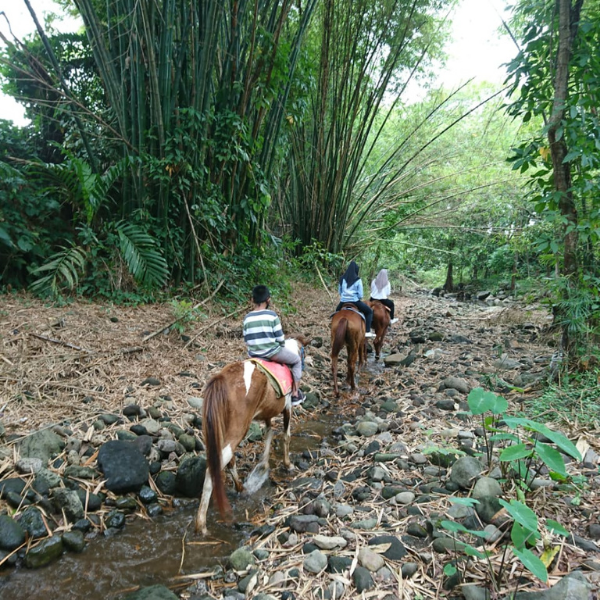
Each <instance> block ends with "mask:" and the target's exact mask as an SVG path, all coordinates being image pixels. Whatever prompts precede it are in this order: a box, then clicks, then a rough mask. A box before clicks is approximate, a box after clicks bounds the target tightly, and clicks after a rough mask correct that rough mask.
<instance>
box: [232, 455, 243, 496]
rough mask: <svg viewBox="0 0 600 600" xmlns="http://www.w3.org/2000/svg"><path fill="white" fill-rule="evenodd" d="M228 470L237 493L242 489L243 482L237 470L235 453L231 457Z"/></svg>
mask: <svg viewBox="0 0 600 600" xmlns="http://www.w3.org/2000/svg"><path fill="white" fill-rule="evenodd" d="M229 471H230V472H231V477H232V479H233V483H234V485H235V489H236V491H237V492H238V494H241V493H242V492H243V491H244V484H243V483H242V480H241V479H240V476H239V475H238V471H237V460H236V458H235V454H234V455H233V456H232V458H231V464H230V465H229Z"/></svg>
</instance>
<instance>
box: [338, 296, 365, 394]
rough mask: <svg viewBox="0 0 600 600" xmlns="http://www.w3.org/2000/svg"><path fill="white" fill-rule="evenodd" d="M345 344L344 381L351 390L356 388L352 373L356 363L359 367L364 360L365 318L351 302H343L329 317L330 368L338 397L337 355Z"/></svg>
mask: <svg viewBox="0 0 600 600" xmlns="http://www.w3.org/2000/svg"><path fill="white" fill-rule="evenodd" d="M344 346H346V349H347V352H348V373H347V375H346V381H347V383H348V384H349V385H350V388H351V389H352V390H355V389H356V385H355V383H354V374H355V372H356V363H357V362H358V366H359V367H361V366H362V365H363V364H364V363H365V362H366V357H367V351H366V347H365V320H364V319H363V317H362V315H361V314H360V313H359V312H358V311H357V310H356V309H355V308H354V306H353V305H352V304H344V306H342V308H341V309H340V310H339V311H338V312H336V313H335V314H334V315H333V317H332V319H331V370H332V372H333V390H334V393H335V395H336V397H339V395H340V391H339V389H338V378H337V374H338V356H339V354H340V352H341V351H342V348H343V347H344Z"/></svg>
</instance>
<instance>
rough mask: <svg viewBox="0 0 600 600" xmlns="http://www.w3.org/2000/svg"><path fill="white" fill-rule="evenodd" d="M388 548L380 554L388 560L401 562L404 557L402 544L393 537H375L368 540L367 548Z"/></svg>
mask: <svg viewBox="0 0 600 600" xmlns="http://www.w3.org/2000/svg"><path fill="white" fill-rule="evenodd" d="M388 544H389V548H388V549H387V550H385V551H384V552H381V555H382V556H385V558H387V559H388V560H401V559H402V558H404V557H405V556H406V548H405V547H404V544H403V543H402V542H401V541H400V540H399V539H398V538H397V537H396V536H394V535H377V536H375V537H373V538H371V539H370V540H369V546H383V545H388Z"/></svg>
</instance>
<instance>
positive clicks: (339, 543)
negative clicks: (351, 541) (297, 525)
mask: <svg viewBox="0 0 600 600" xmlns="http://www.w3.org/2000/svg"><path fill="white" fill-rule="evenodd" d="M312 541H313V542H314V543H315V544H316V545H317V546H318V547H319V548H321V550H333V549H334V548H345V547H346V546H347V544H348V542H347V541H346V540H345V539H344V538H343V537H340V536H334V537H329V536H326V535H315V536H314V537H313V540H312Z"/></svg>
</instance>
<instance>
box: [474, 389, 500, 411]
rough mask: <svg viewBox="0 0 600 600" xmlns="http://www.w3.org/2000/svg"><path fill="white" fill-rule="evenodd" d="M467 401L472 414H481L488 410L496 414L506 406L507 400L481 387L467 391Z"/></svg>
mask: <svg viewBox="0 0 600 600" xmlns="http://www.w3.org/2000/svg"><path fill="white" fill-rule="evenodd" d="M467 403H468V404H469V408H470V409H471V412H472V413H473V414H474V415H481V414H483V413H485V412H488V411H490V412H491V413H493V414H495V415H497V414H499V413H500V412H504V411H505V410H506V409H507V408H508V402H506V400H505V399H504V398H502V397H501V396H496V394H494V393H493V392H486V391H484V390H483V388H474V389H472V390H471V391H470V392H469V396H468V397H467Z"/></svg>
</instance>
